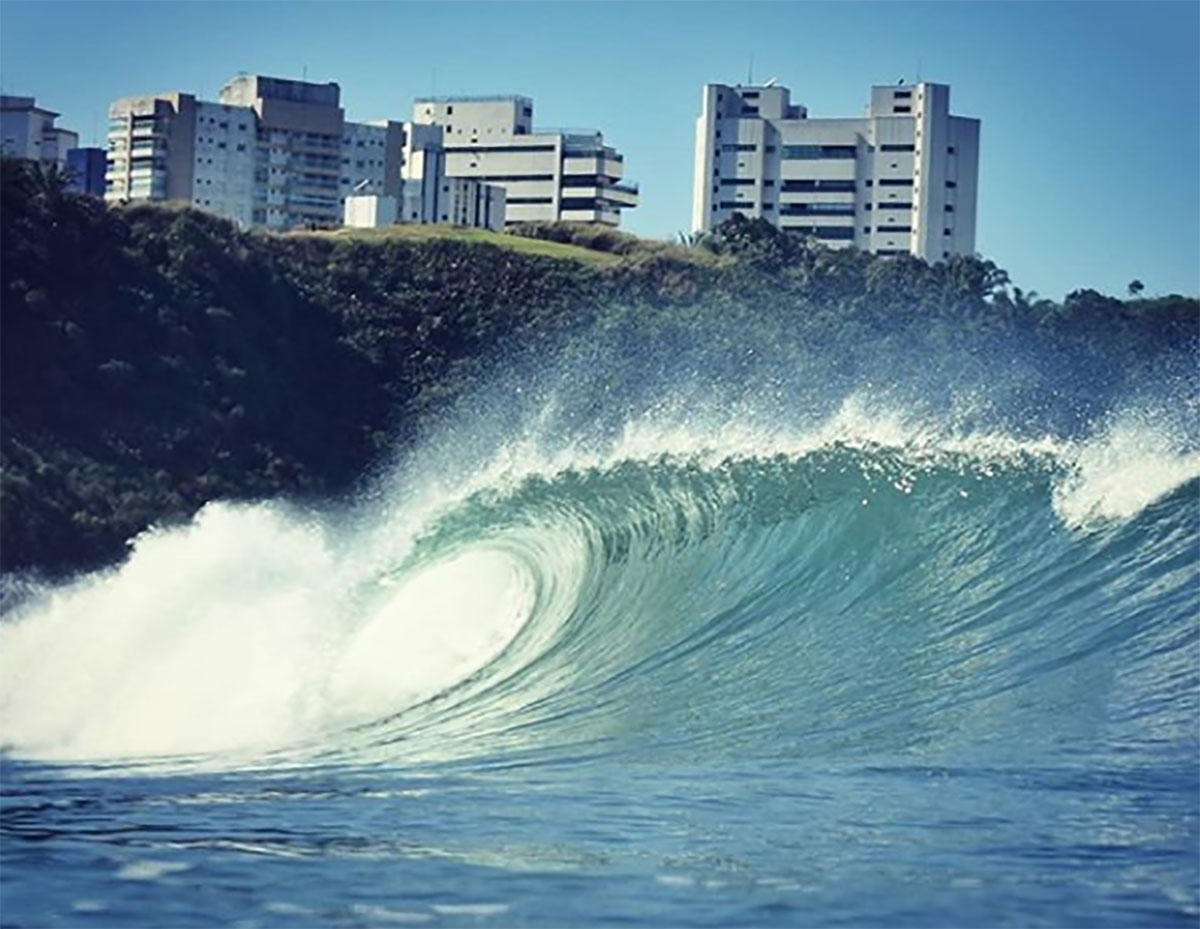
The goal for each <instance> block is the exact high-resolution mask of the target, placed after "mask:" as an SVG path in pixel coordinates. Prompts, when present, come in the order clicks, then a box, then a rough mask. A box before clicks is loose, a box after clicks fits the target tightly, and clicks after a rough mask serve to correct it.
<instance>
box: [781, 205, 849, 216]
mask: <svg viewBox="0 0 1200 929" xmlns="http://www.w3.org/2000/svg"><path fill="white" fill-rule="evenodd" d="M779 213H780V215H782V216H800V215H803V214H805V213H814V214H819V215H825V216H853V215H854V204H853V203H784V204H781V205H780V207H779Z"/></svg>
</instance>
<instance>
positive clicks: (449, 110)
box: [446, 104, 454, 116]
mask: <svg viewBox="0 0 1200 929" xmlns="http://www.w3.org/2000/svg"><path fill="white" fill-rule="evenodd" d="M453 112H454V105H453V104H451V105H449V106H447V107H446V115H447V116H449V115H450V114H451V113H453Z"/></svg>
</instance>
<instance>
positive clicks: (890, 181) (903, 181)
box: [879, 177, 912, 187]
mask: <svg viewBox="0 0 1200 929" xmlns="http://www.w3.org/2000/svg"><path fill="white" fill-rule="evenodd" d="M879 186H880V187H912V181H911V180H909V179H908V178H906V177H882V178H880V179H879Z"/></svg>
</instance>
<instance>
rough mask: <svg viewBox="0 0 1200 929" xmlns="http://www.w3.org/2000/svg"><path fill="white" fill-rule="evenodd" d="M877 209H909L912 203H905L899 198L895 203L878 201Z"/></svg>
mask: <svg viewBox="0 0 1200 929" xmlns="http://www.w3.org/2000/svg"><path fill="white" fill-rule="evenodd" d="M879 209H881V210H911V209H912V204H911V203H905V202H903V201H901V200H897V201H896V202H895V203H892V202H891V201H888V202H886V203H880V204H879Z"/></svg>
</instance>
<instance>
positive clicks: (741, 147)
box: [721, 142, 755, 152]
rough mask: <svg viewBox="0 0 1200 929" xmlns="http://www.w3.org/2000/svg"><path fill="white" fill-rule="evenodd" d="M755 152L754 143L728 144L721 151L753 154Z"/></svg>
mask: <svg viewBox="0 0 1200 929" xmlns="http://www.w3.org/2000/svg"><path fill="white" fill-rule="evenodd" d="M754 150H755V145H754V143H753V142H749V143H746V142H741V143H737V142H726V143H725V144H724V145H722V146H721V151H723V152H752V151H754Z"/></svg>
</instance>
